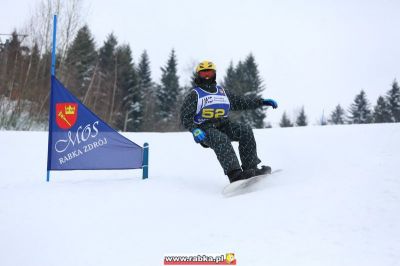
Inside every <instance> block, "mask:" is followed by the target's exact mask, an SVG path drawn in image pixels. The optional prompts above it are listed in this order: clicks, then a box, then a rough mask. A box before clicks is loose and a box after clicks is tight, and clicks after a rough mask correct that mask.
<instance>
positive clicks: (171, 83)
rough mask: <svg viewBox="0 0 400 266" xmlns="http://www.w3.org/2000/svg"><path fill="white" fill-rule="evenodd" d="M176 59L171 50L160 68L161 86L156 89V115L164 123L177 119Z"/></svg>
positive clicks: (177, 80)
mask: <svg viewBox="0 0 400 266" xmlns="http://www.w3.org/2000/svg"><path fill="white" fill-rule="evenodd" d="M177 66H178V63H177V59H176V55H175V51H174V50H172V51H171V54H170V57H169V59H168V62H167V64H166V66H165V67H161V73H162V74H161V84H160V86H158V89H157V103H158V107H157V114H158V117H159V118H161V119H162V120H164V121H168V120H171V119H172V118H173V117H177V114H176V113H175V112H176V110H177V106H176V104H177V100H178V96H179V93H180V88H179V77H178V73H177Z"/></svg>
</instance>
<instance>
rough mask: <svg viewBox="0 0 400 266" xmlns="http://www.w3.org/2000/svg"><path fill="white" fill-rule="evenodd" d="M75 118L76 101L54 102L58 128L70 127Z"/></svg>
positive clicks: (73, 123)
mask: <svg viewBox="0 0 400 266" xmlns="http://www.w3.org/2000/svg"><path fill="white" fill-rule="evenodd" d="M77 118H78V104H77V103H57V104H56V122H57V125H58V127H59V128H62V129H70V128H71V127H73V126H74V125H75V123H76V119H77Z"/></svg>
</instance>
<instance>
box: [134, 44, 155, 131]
mask: <svg viewBox="0 0 400 266" xmlns="http://www.w3.org/2000/svg"><path fill="white" fill-rule="evenodd" d="M137 72H138V91H139V95H140V96H139V102H138V107H137V110H138V112H137V115H138V116H137V117H136V118H135V120H136V121H137V126H138V130H140V131H153V130H155V128H156V124H155V121H156V120H157V116H156V107H157V106H156V95H155V92H154V86H153V81H152V78H151V69H150V59H149V56H148V54H147V51H146V50H145V51H143V53H142V55H141V56H140V60H139V65H138V69H137Z"/></svg>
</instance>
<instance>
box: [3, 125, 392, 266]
mask: <svg viewBox="0 0 400 266" xmlns="http://www.w3.org/2000/svg"><path fill="white" fill-rule="evenodd" d="M254 132H255V136H256V140H257V144H258V153H259V157H260V158H261V159H262V161H263V163H264V164H267V165H270V166H272V168H273V169H283V171H281V172H279V173H277V174H275V175H272V176H270V177H268V178H266V179H264V180H263V182H260V183H259V184H258V186H257V187H256V188H255V189H254V191H252V192H251V193H247V194H244V195H240V196H236V197H230V198H224V197H223V196H222V195H221V190H222V189H223V187H224V186H225V185H227V183H228V181H227V178H226V177H225V176H224V174H223V172H222V169H221V167H220V166H219V164H218V162H217V160H216V157H215V155H214V153H213V151H212V150H210V149H204V148H202V147H200V146H199V145H197V144H195V142H194V141H193V139H192V136H191V134H189V133H164V134H163V133H140V134H125V135H126V136H127V137H128V138H130V139H131V140H133V141H135V142H136V143H138V144H140V145H142V144H143V143H144V142H149V144H150V178H149V179H148V180H141V171H140V170H127V171H69V172H53V173H52V177H51V178H52V179H51V182H50V183H46V182H45V178H46V160H47V159H46V156H47V133H45V132H7V131H2V132H0V147H1V162H0V265H1V266H19V265H24V266H50V265H56V266H64V265H65V266H80V265H82V266H88V265H95V266H102V265H107V266H109V265H110V266H111V265H119V266H122V265H126V266H133V265H135V266H136V265H162V264H163V258H164V255H165V254H170V253H175V254H185V253H190V254H199V255H203V254H207V253H219V254H225V253H226V252H234V253H235V255H236V258H237V263H238V265H246V266H250V265H260V266H263V265H268V266H274V265H282V266H287V265H296V266H300V265H304V266H313V265H315V266H317V265H318V266H321V265H324V266H329V265H335V266H355V265H362V266H368V265H374V266H381V265H385V266H390V265H393V266H394V265H400V171H399V168H400V124H380V125H346V126H325V127H321V126H310V127H303V128H273V129H263V130H255V131H254ZM236 147H237V146H236V145H235V148H236Z"/></svg>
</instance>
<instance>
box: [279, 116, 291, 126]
mask: <svg viewBox="0 0 400 266" xmlns="http://www.w3.org/2000/svg"><path fill="white" fill-rule="evenodd" d="M279 126H280V127H293V123H292V122H291V121H290V119H289V117H288V116H287V115H286V112H283V115H282V118H281V122H280V123H279Z"/></svg>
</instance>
